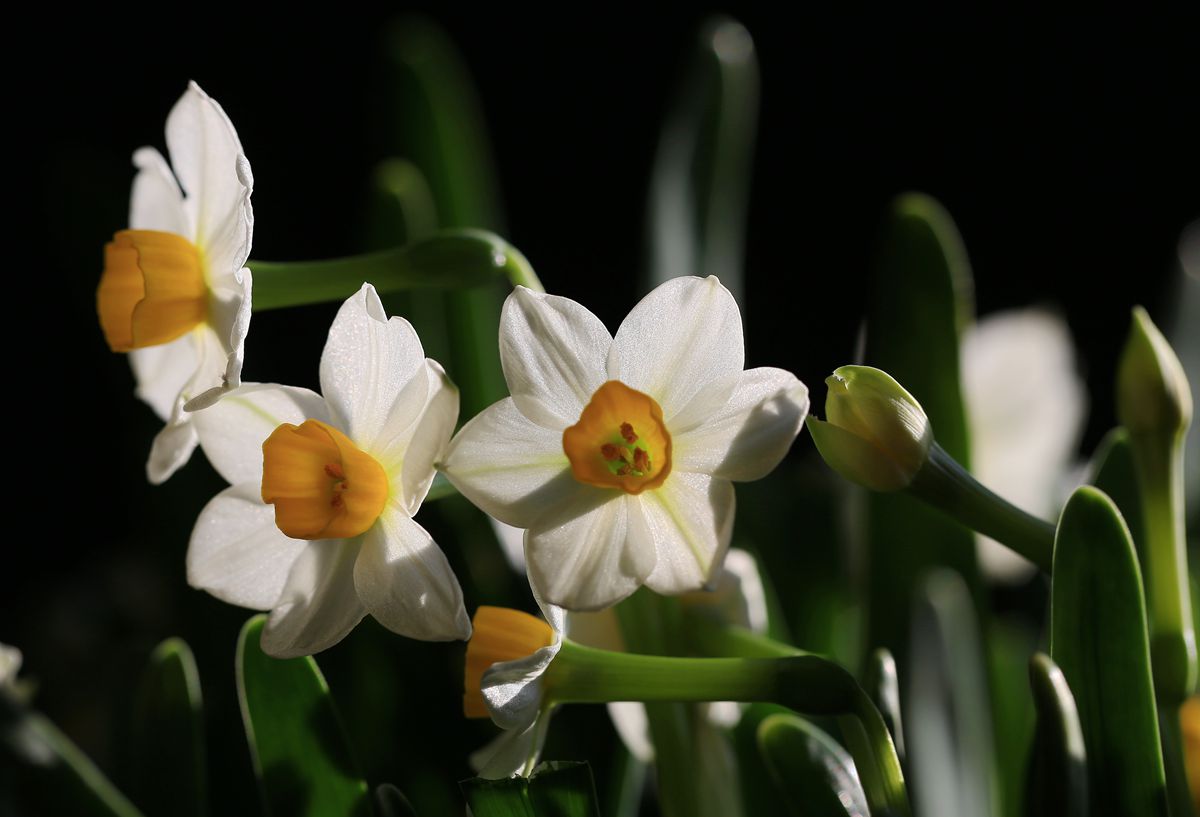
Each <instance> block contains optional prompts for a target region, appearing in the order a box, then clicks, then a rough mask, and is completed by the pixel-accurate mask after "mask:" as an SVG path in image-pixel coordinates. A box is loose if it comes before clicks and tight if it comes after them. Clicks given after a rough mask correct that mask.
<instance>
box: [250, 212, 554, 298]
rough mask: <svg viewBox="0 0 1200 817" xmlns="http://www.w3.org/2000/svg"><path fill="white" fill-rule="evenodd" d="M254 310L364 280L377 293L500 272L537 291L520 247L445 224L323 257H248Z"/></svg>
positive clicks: (339, 291) (333, 292)
mask: <svg viewBox="0 0 1200 817" xmlns="http://www.w3.org/2000/svg"><path fill="white" fill-rule="evenodd" d="M247 266H249V267H250V271H251V273H252V274H253V276H254V310H255V311H256V312H261V311H263V310H267V309H281V308H283V307H289V306H303V305H305V304H315V303H324V302H326V301H340V300H343V299H345V298H348V297H349V296H351V295H353V294H354V293H355V292H357V291H358V290H359V288H360V287H361V286H362V285H363V282H368V283H370V284H372V285H374V287H375V288H376V289H377V290H378V291H379V292H381V293H383V292H397V291H401V290H412V289H461V288H467V287H474V286H480V285H482V284H486V283H489V282H491V281H493V280H495V278H496V276H498V275H503V276H504V277H506V278H507V279H508V280H509V281H510V282H511V283H512V284H513V286H517V285H520V286H525V287H529V288H530V289H532V290H535V291H537V292H542V291H543V289H542V283H541V281H540V280H538V277H537V274H536V273H535V272H534V271H533V267H532V266H531V265H530V264H529V261H528V260H527V259H526V258H525V256H524V255H522V254H521V251H520V250H518V249H517V248H516V247H514V246H512V245H511V244H509V243H508V242H507V241H505V240H504V239H502V238H500V237H499V236H497V235H495V234H493V233H489V232H485V231H483V230H447V231H443V232H439V233H436V234H435V235H433V236H430V237H429V238H426V239H422V240H420V241H416V242H413V243H412V244H407V245H405V246H403V247H396V248H394V249H390V250H383V251H381V252H373V253H367V254H366V255H356V256H351V257H349V258H335V259H330V260H327V261H289V262H271V261H256V260H251V261H250V262H249V263H248V264H247Z"/></svg>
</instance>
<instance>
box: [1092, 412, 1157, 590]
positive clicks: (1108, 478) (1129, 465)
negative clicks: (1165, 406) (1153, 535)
mask: <svg viewBox="0 0 1200 817" xmlns="http://www.w3.org/2000/svg"><path fill="white" fill-rule="evenodd" d="M1089 481H1090V482H1091V484H1092V485H1095V486H1096V487H1097V488H1099V489H1100V490H1101V491H1103V492H1104V493H1105V494H1107V495H1108V498H1109V499H1111V500H1112V501H1113V504H1115V505H1116V506H1117V510H1119V511H1120V512H1121V516H1122V517H1123V518H1124V519H1125V525H1126V527H1128V528H1129V534H1130V536H1131V537H1132V538H1133V548H1134V551H1135V552H1136V553H1137V554H1138V563H1139V566H1140V568H1141V569H1142V570H1143V571H1144V570H1145V569H1146V563H1145V557H1144V555H1143V553H1142V551H1143V549H1144V547H1145V546H1144V544H1143V542H1144V540H1145V533H1144V531H1145V529H1144V527H1143V522H1142V499H1141V494H1140V493H1139V492H1138V483H1137V471H1136V470H1135V467H1134V463H1133V446H1132V445H1131V444H1130V441H1129V432H1128V431H1126V430H1125V429H1123V428H1120V427H1118V428H1114V429H1113V430H1112V431H1109V432H1108V434H1106V435H1104V439H1103V440H1101V441H1100V445H1099V446H1097V447H1096V453H1095V454H1094V455H1093V456H1092V462H1091V479H1090V480H1089Z"/></svg>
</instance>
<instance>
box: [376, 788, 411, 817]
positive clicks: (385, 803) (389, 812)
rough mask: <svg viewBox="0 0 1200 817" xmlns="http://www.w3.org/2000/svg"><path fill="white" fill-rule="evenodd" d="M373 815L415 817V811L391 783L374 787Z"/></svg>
mask: <svg viewBox="0 0 1200 817" xmlns="http://www.w3.org/2000/svg"><path fill="white" fill-rule="evenodd" d="M375 813H376V814H378V815H379V817H417V811H416V809H414V808H413V807H412V803H410V802H408V798H407V797H405V796H404V792H402V791H400V789H398V788H396V787H395V786H393V785H392V784H391V783H381V784H379V785H378V786H376V787H375Z"/></svg>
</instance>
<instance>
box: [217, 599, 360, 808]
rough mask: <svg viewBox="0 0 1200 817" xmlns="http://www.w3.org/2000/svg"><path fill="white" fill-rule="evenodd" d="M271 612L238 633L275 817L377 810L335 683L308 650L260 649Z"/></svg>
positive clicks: (246, 706) (258, 753)
mask: <svg viewBox="0 0 1200 817" xmlns="http://www.w3.org/2000/svg"><path fill="white" fill-rule="evenodd" d="M266 620H267V617H266V616H265V615H257V616H254V617H253V618H251V619H250V620H249V621H247V622H246V625H245V626H244V627H242V632H241V635H240V636H239V637H238V649H237V686H238V700H239V702H240V704H241V709H242V723H243V725H244V726H245V728H246V738H247V740H248V741H249V743H250V757H251V759H252V760H253V762H254V773H255V775H256V776H257V778H258V782H259V791H260V793H261V794H262V798H263V806H264V808H265V810H266V812H267V814H268V815H270V816H271V817H302V816H303V815H312V817H340V815H358V816H359V817H365V816H366V815H369V814H370V813H371V810H370V803H369V801H368V797H367V784H366V782H365V781H364V780H363V779H362V776H361V774H360V773H359V771H358V767H357V765H356V763H355V762H354V758H353V757H352V755H351V753H350V747H349V746H348V745H347V743H346V736H345V732H344V730H343V729H342V723H341V719H340V718H339V716H338V713H337V709H336V707H335V706H334V703H333V698H331V697H330V695H329V687H328V686H327V685H326V683H325V678H324V677H323V676H322V675H321V670H320V669H319V668H318V667H317V662H316V661H314V660H313V659H312V657H310V656H306V657H303V658H289V659H286V660H280V659H277V658H272V657H270V656H269V655H267V654H266V653H264V652H263V651H262V648H261V647H260V646H259V640H260V639H261V638H262V631H263V626H264V625H265V624H266Z"/></svg>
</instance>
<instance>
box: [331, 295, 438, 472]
mask: <svg viewBox="0 0 1200 817" xmlns="http://www.w3.org/2000/svg"><path fill="white" fill-rule="evenodd" d="M424 367H425V351H424V350H423V349H422V348H421V340H420V338H418V337H417V333H416V331H415V330H414V329H413V328H412V325H411V324H410V323H409V322H408V321H406V320H404V318H392V319H391V320H388V317H387V313H386V312H384V310H383V304H382V303H380V301H379V296H378V295H377V294H376V293H375V288H374V287H373V286H371V285H370V284H363V285H362V288H361V289H360V290H359V291H358V292H356V293H355V294H354V295H351V296H350V297H349V298H347V299H346V302H345V303H344V304H342V307H341V309H339V310H338V313H337V317H336V318H334V319H333V325H332V326H331V327H329V339H328V340H327V341H326V342H325V351H324V352H322V353H321V393H322V394H324V395H325V400H326V401H327V402H328V403H329V406H330V408H331V409H332V410H333V414H334V418H335V425H337V426H338V427H339V428H341V429H342V430H343V431H345V432H346V435H347V436H348V437H350V439H351V440H353V441H354V442H355V444H356V445H358V446H360V447H363V448H371V449H373V448H375V446H376V443H377V441H378V440H379V438H380V435H381V434H383V433H385V431H388V432H389V433H390V434H395V432H396V431H398V430H399V429H397V428H395V427H394V426H392V425H391V424H390V422H389V420H391V419H392V418H391V414H392V406H393V404H394V403H396V400H397V397H399V396H400V395H401V392H402V391H403V390H404V387H405V386H406V385H408V383H409V382H410V381H411V380H412V379H413V377H414V376H415V375H416V374H417V373H418V372H421V371H424ZM420 405H422V403H421V401H411V400H409V401H405V402H404V403H403V404H402V406H403V407H408V408H410V409H414V408H419V406H420ZM415 419H416V417H415V415H411V416H405V417H400V418H398V419H397V422H399V423H401V425H402V427H407V426H408V424H410V423H411V422H412V421H413V420H415Z"/></svg>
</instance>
